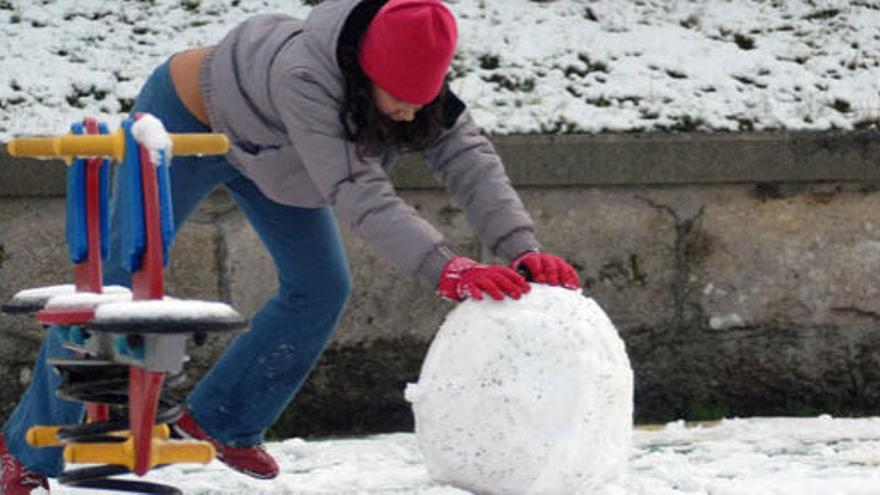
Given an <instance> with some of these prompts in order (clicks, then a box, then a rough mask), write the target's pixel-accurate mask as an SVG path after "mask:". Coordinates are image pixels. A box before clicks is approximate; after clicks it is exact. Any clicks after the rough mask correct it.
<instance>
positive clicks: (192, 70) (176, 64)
mask: <svg viewBox="0 0 880 495" xmlns="http://www.w3.org/2000/svg"><path fill="white" fill-rule="evenodd" d="M210 50H211V47H210V46H205V47H199V48H192V49H189V50H184V51H182V52H180V53H178V54H176V55H174V57H172V58H171V62H170V65H169V69H170V71H171V80H172V81H173V82H174V90H175V91H177V96H178V97H179V98H180V100H181V101H182V102H183V105H184V106H185V107H186V109H187V110H189V111H190V113H192V114H193V115H194V116H195V118H196V119H198V120H199V122H201V123H203V124H205V125H206V126H208V127H211V122H210V121H209V119H208V112H207V110H205V100H204V98H203V97H202V90H201V88H200V87H199V70H200V69H201V67H202V61H203V60H204V59H205V55H206V54H207V53H208V52H209V51H210Z"/></svg>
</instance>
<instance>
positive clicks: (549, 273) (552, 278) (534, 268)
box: [510, 251, 581, 290]
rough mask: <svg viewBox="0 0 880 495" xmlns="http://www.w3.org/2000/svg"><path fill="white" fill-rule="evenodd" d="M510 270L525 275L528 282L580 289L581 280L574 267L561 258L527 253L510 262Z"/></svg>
mask: <svg viewBox="0 0 880 495" xmlns="http://www.w3.org/2000/svg"><path fill="white" fill-rule="evenodd" d="M510 268H511V269H513V270H515V271H517V272H519V273H523V274H524V276H525V277H526V279H527V280H530V281H532V282H537V283H539V284H547V285H561V286H563V287H565V288H566V289H572V290H574V289H579V288H580V287H581V280H580V278H579V277H578V274H577V271H575V269H574V267H572V266H571V265H569V264H568V263H567V262H566V261H565V260H564V259H562V258H560V257H559V256H556V255H552V254H548V253H542V252H539V251H526V252H525V253H522V254H521V255H519V256H517V257H516V258H515V259H514V260H513V261H511V262H510Z"/></svg>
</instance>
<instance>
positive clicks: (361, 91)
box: [336, 0, 448, 158]
mask: <svg viewBox="0 0 880 495" xmlns="http://www.w3.org/2000/svg"><path fill="white" fill-rule="evenodd" d="M386 1H387V0H364V1H363V2H361V4H360V5H358V6H357V7H355V9H354V10H353V11H352V13H351V14H350V15H349V17H348V19H347V20H346V24H345V27H344V29H343V32H342V35H341V38H340V41H339V45H338V47H337V53H336V55H337V59H338V61H339V68H340V69H341V70H342V76H343V78H344V80H345V99H344V100H343V103H342V109H341V110H340V112H339V119H340V120H341V121H342V126H343V128H344V129H345V133H346V138H347V139H348V140H349V141H352V142H354V143H356V145H357V152H358V156H359V157H361V158H364V157H366V156H376V155H379V154H381V153H383V152H385V151H388V150H389V149H397V150H400V151H421V150H424V149H425V148H427V147H428V146H429V145H430V144H431V143H432V142H433V141H434V140H435V139H436V138H437V136H439V135H440V133H441V132H442V130H443V127H444V125H443V123H444V114H443V102H444V101H445V99H446V93H447V91H448V87H447V84H446V83H444V84H443V87H442V88H441V90H440V94H439V95H437V97H436V98H434V100H433V101H431V102H430V103H428V104H427V105H425V106H424V107H422V108H421V109H419V111H418V112H416V114H415V118H414V119H413V120H412V121H411V122H405V121H401V122H398V121H395V120H393V119H391V118H390V117H388V116H387V115H385V114H383V113H382V112H381V111H380V110H379V108H378V107H377V106H376V103H375V99H374V96H373V83H372V81H370V79H369V77H367V75H366V74H365V73H364V71H363V69H361V66H360V62H358V53H359V51H360V41H361V38H362V37H363V34H364V32H365V31H366V29H367V26H368V25H369V23H370V20H371V19H372V18H373V16H374V15H375V14H376V12H377V11H378V10H379V8H381V7H382V5H384V4H385V2H386Z"/></svg>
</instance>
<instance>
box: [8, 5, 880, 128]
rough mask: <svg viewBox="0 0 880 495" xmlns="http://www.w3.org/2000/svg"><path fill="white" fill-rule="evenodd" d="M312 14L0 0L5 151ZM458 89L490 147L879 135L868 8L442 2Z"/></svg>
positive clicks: (305, 8)
mask: <svg viewBox="0 0 880 495" xmlns="http://www.w3.org/2000/svg"><path fill="white" fill-rule="evenodd" d="M314 3H317V2H316V1H315V0H301V1H298V0H262V1H244V2H243V1H239V0H232V1H227V0H182V1H177V0H149V1H125V2H106V1H103V0H0V140H2V141H6V140H8V139H9V138H10V137H12V136H15V135H25V134H56V133H62V132H65V131H66V129H67V126H68V125H69V124H70V123H71V122H73V121H77V120H80V119H81V118H82V117H83V116H87V115H89V116H97V117H99V118H102V119H104V120H107V121H108V122H111V123H112V122H116V121H118V120H119V118H120V115H121V113H120V112H124V111H125V110H126V109H128V108H129V107H130V105H131V102H132V99H133V98H134V97H135V96H136V94H137V90H138V87H139V85H140V84H141V83H142V82H143V81H144V80H145V79H146V77H147V75H148V74H149V72H150V71H151V70H152V69H153V67H154V66H155V65H157V64H158V63H160V62H161V61H163V60H165V59H166V58H167V57H168V56H169V55H171V54H172V53H174V52H175V51H178V50H180V49H182V48H185V47H189V46H196V45H203V44H210V43H213V42H216V41H217V40H218V39H219V38H220V37H222V36H223V34H224V33H225V32H226V31H227V30H228V29H230V28H231V27H232V26H233V25H235V24H236V23H237V22H239V21H240V20H242V19H244V18H246V17H248V16H250V15H252V14H256V13H262V12H288V13H290V14H292V15H296V16H305V15H306V14H307V13H308V12H309V11H310V10H311V8H312V7H311V6H310V5H308V4H314ZM447 4H448V5H449V7H450V8H451V9H452V10H453V12H454V13H455V14H456V15H457V17H458V22H459V28H460V44H459V53H458V55H457V57H456V59H455V61H454V62H453V69H452V77H453V81H452V86H453V89H455V90H456V91H457V92H458V93H459V94H460V95H461V96H462V97H463V98H464V99H465V100H466V101H467V102H468V103H469V104H470V106H471V108H472V109H473V110H474V114H475V117H476V119H477V121H478V123H480V124H481V125H482V126H483V128H484V129H485V130H486V131H489V132H492V133H522V132H527V133H532V132H602V131H621V132H629V131H640V130H655V131H656V130H682V131H688V130H724V131H731V130H750V129H757V130H763V129H832V128H837V129H853V128H862V127H869V126H871V127H876V126H877V125H878V122H880V77H878V76H880V1H877V0H853V1H846V0H787V1H785V2H781V1H772V2H768V1H758V0H641V1H636V0H589V1H584V0H549V1H548V0H543V1H541V0H504V1H503V2H501V1H487V0H449V1H448V2H447Z"/></svg>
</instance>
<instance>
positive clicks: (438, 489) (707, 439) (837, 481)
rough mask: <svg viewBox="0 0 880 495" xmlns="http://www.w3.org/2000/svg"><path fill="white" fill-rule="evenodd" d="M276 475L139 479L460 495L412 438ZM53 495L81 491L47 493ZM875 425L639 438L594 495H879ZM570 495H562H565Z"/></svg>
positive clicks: (391, 439) (355, 447) (773, 426)
mask: <svg viewBox="0 0 880 495" xmlns="http://www.w3.org/2000/svg"><path fill="white" fill-rule="evenodd" d="M268 448H269V451H270V452H271V453H272V454H273V455H275V456H277V458H278V459H279V461H280V464H281V468H282V473H281V475H280V476H279V477H278V478H276V479H275V480H270V481H258V480H254V479H252V478H248V477H246V476H244V475H240V474H238V473H235V472H233V471H230V470H229V469H227V468H226V467H225V466H223V465H222V464H220V463H219V462H217V461H214V462H213V463H211V464H209V465H208V466H199V465H175V466H170V467H167V468H164V469H159V470H154V471H151V472H149V473H148V474H147V476H146V477H145V479H147V480H149V481H157V482H163V483H168V484H171V485H175V486H177V487H178V488H181V489H183V490H184V492H185V493H186V494H187V495H212V494H217V495H219V494H239V493H249V494H251V495H255V494H260V493H272V494H297V495H317V494H355V493H357V494H365V495H366V494H389V495H390V494H414V495H459V494H465V493H467V492H465V491H462V490H459V489H457V488H454V487H451V486H444V485H436V484H433V483H432V482H431V481H430V479H429V478H428V473H427V470H426V468H425V466H424V464H423V463H422V458H421V454H420V453H419V451H418V448H417V446H416V437H415V435H413V434H409V433H399V434H391V435H379V436H372V437H367V438H362V439H349V440H324V441H309V442H306V441H304V440H301V439H292V440H288V441H285V442H278V443H270V444H269V446H268ZM52 493H53V494H65V495H79V494H81V493H83V492H82V491H81V490H75V489H71V488H65V487H61V486H58V485H57V484H54V483H53V486H52ZM877 493H880V418H870V419H840V418H835V419H832V418H830V417H827V416H823V417H819V418H801V419H795V418H750V419H732V420H725V421H722V422H721V423H720V424H717V425H704V426H696V427H691V426H687V425H685V424H684V423H681V422H677V423H670V424H668V425H665V426H663V427H662V428H660V429H656V430H651V429H637V430H636V432H635V436H634V445H633V449H632V454H631V455H630V461H629V473H628V477H627V479H626V481H624V482H621V483H619V484H616V485H613V486H609V487H608V488H607V489H606V490H605V491H604V492H603V493H598V494H591V495H625V494H628V495H685V494H686V495H795V494H798V495H800V494H804V495H807V494H809V495H876V494H877ZM565 495H569V494H565Z"/></svg>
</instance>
